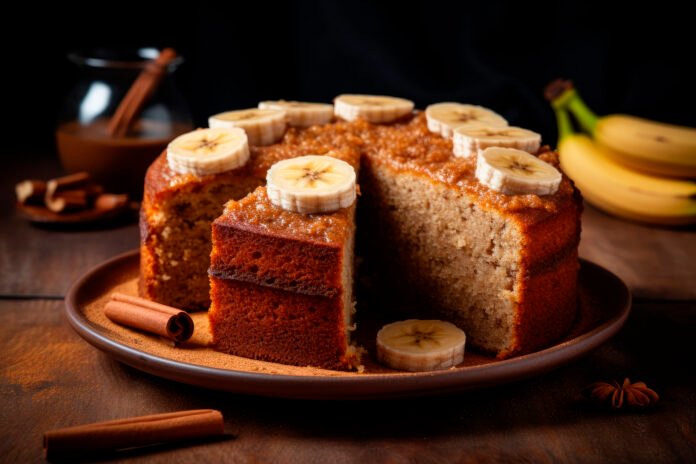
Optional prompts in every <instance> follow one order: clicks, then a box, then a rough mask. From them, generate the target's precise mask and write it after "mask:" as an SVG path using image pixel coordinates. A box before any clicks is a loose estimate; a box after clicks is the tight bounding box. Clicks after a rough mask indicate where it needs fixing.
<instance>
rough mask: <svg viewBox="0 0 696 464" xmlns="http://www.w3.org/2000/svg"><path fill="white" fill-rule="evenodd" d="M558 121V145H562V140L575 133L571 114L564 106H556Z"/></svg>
mask: <svg viewBox="0 0 696 464" xmlns="http://www.w3.org/2000/svg"><path fill="white" fill-rule="evenodd" d="M554 111H555V113H556V122H557V123H558V142H557V143H556V146H558V145H560V144H561V142H562V141H563V140H564V139H566V138H568V137H570V136H572V135H573V134H575V130H574V129H573V124H572V123H571V122H570V115H569V114H568V112H567V111H566V110H565V109H564V108H555V109H554Z"/></svg>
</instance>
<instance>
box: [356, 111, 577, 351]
mask: <svg viewBox="0 0 696 464" xmlns="http://www.w3.org/2000/svg"><path fill="white" fill-rule="evenodd" d="M355 125H356V126H357V127H356V130H357V131H358V132H360V134H361V137H362V139H363V140H364V142H365V145H364V153H363V158H362V159H363V164H362V168H361V178H360V183H361V191H362V197H361V203H360V205H361V206H360V211H361V214H360V219H362V220H363V222H361V230H363V231H366V230H367V231H370V232H371V235H372V237H371V238H370V239H367V240H364V241H363V242H367V245H368V250H369V254H368V255H367V256H368V257H369V256H370V255H372V256H373V260H374V261H376V262H381V263H388V269H389V275H390V276H391V277H392V278H393V280H395V281H397V282H398V283H399V284H398V285H399V288H401V289H408V290H410V291H411V293H412V294H413V295H415V296H417V298H418V299H419V300H420V301H421V302H422V307H423V309H424V310H426V311H428V310H429V311H433V312H434V313H435V314H437V315H439V316H441V317H442V318H443V319H445V320H447V321H451V322H453V323H455V324H457V325H458V326H459V327H462V328H463V329H464V330H465V332H466V334H467V339H468V342H467V343H470V344H471V345H473V346H476V347H478V348H479V349H482V350H484V351H487V352H491V353H495V354H496V355H497V356H498V357H501V358H505V357H509V356H512V355H517V354H522V353H528V352H531V351H533V350H535V349H538V348H540V347H542V346H544V345H546V344H548V343H550V342H552V341H555V340H558V339H559V338H561V337H562V336H563V335H564V334H565V333H566V332H567V331H568V329H569V328H570V326H571V324H572V323H573V321H574V318H575V314H576V304H577V302H576V298H577V292H576V286H577V271H578V256H577V250H578V243H579V239H580V212H581V204H582V203H581V198H580V196H579V193H578V192H577V190H576V189H574V187H573V185H572V183H571V181H570V180H569V179H568V178H565V177H564V178H563V180H562V181H561V184H560V186H559V188H558V191H556V192H555V193H554V194H552V195H543V196H541V195H534V194H528V195H506V194H503V193H500V192H496V191H494V190H492V189H490V188H488V187H486V186H485V185H482V184H481V182H479V181H478V180H477V178H476V176H475V171H476V162H477V160H476V158H474V159H469V158H458V157H455V156H453V155H452V141H451V140H449V139H446V138H443V137H440V136H439V135H437V134H434V133H432V132H430V131H429V130H428V127H427V124H426V121H425V117H424V115H423V114H420V115H417V116H415V117H414V118H413V119H412V120H410V121H407V122H402V123H398V124H394V125H390V126H380V125H372V124H367V123H365V122H364V121H359V122H357V123H356V124H355ZM539 157H540V158H541V159H543V160H546V161H548V162H549V163H550V164H552V165H555V166H557V165H558V162H557V158H556V155H555V153H553V152H551V151H550V150H548V149H542V150H541V151H540V153H539ZM375 235H376V236H375ZM376 256H379V258H376ZM383 274H385V275H386V274H387V273H383Z"/></svg>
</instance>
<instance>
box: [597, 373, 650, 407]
mask: <svg viewBox="0 0 696 464" xmlns="http://www.w3.org/2000/svg"><path fill="white" fill-rule="evenodd" d="M585 392H586V394H587V396H588V397H589V398H590V399H592V400H594V401H596V402H598V403H603V404H606V403H609V404H611V407H612V408H614V409H620V408H621V407H622V406H627V407H632V408H644V407H646V406H649V405H651V404H654V403H656V402H657V400H659V399H660V397H659V396H658V394H657V393H656V392H655V391H654V390H652V389H651V388H648V386H647V385H645V382H636V383H631V381H630V380H629V379H628V377H626V378H625V379H624V381H623V384H620V383H619V382H617V381H613V382H611V383H609V382H595V383H593V384H590V385H588V386H587V388H586V389H585Z"/></svg>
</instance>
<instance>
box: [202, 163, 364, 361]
mask: <svg viewBox="0 0 696 464" xmlns="http://www.w3.org/2000/svg"><path fill="white" fill-rule="evenodd" d="M344 155H345V152H344ZM351 155H352V156H349V157H347V159H346V161H348V162H349V163H350V165H351V166H353V168H354V169H356V170H357V168H358V166H359V151H357V150H354V151H352V153H351ZM292 161H295V160H292ZM344 164H345V163H344ZM272 188H273V187H272V186H271V185H270V184H269V187H268V188H267V187H259V188H257V189H256V190H255V191H254V192H253V193H252V194H250V195H249V196H247V197H246V198H244V199H242V200H239V201H230V202H229V203H228V204H227V205H226V207H225V211H224V213H223V214H222V216H220V217H219V218H218V219H216V220H215V221H214V222H213V234H212V240H213V250H212V254H211V264H210V271H209V273H210V288H211V290H210V293H211V300H212V305H211V308H210V311H209V319H210V326H211V330H212V334H213V342H214V346H215V349H217V350H219V351H223V352H226V353H230V354H234V355H237V356H244V357H249V358H254V359H261V360H267V361H274V362H279V363H284V364H294V365H299V366H306V365H310V366H315V367H321V368H326V369H338V370H348V369H352V368H356V367H358V366H359V364H360V350H359V349H358V348H356V347H355V346H353V345H352V344H351V340H350V334H351V331H352V330H353V329H354V327H355V326H354V324H353V313H354V298H353V245H354V240H355V222H354V216H355V204H354V202H352V200H351V203H350V205H349V206H345V207H339V208H338V209H336V210H334V211H331V212H322V213H312V212H299V211H302V210H303V209H302V208H299V209H298V211H289V210H287V208H292V205H288V204H285V203H284V202H282V201H274V202H272V199H271V198H274V195H273V194H272V192H270V193H271V195H270V196H271V198H269V190H270V189H272ZM354 189H355V187H354V184H353V190H354ZM274 203H276V204H274ZM281 203H282V204H283V206H277V204H281ZM300 203H301V202H300ZM310 204H311V202H310ZM339 206H343V205H339Z"/></svg>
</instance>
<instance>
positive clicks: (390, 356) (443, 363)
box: [377, 319, 466, 371]
mask: <svg viewBox="0 0 696 464" xmlns="http://www.w3.org/2000/svg"><path fill="white" fill-rule="evenodd" d="M465 343H466V335H465V334H464V331H462V330H461V329H459V328H458V327H456V326H455V325H454V324H451V323H449V322H445V321H437V320H419V319H409V320H407V321H400V322H394V323H392V324H387V325H385V326H384V327H382V328H381V329H380V331H379V332H377V358H378V359H379V361H380V362H381V363H383V364H386V365H387V366H389V367H392V368H394V369H400V370H404V371H432V370H439V369H448V368H450V367H452V366H456V365H457V364H459V363H461V362H462V361H463V360H464V345H465Z"/></svg>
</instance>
